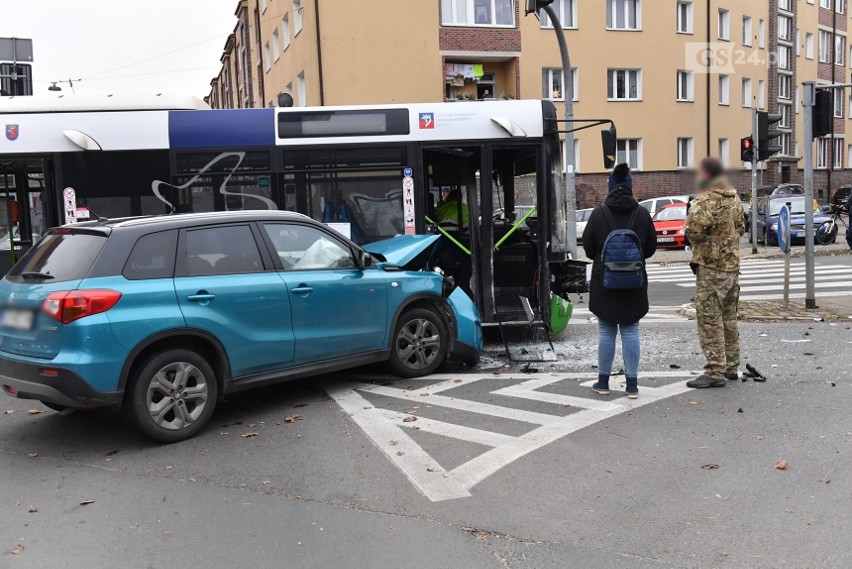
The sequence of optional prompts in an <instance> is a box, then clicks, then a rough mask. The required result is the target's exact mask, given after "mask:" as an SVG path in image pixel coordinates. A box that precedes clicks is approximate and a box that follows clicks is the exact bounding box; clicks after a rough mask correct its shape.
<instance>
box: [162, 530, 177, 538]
mask: <svg viewBox="0 0 852 569" xmlns="http://www.w3.org/2000/svg"><path fill="white" fill-rule="evenodd" d="M174 534H175V532H173V531H172V530H170V529H167V530H166V531H164V532H163V535H164V536H166V537H171V536H173V535H174Z"/></svg>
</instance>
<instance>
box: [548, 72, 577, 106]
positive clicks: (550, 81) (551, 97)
mask: <svg viewBox="0 0 852 569" xmlns="http://www.w3.org/2000/svg"><path fill="white" fill-rule="evenodd" d="M554 73H556V74H558V75H559V77H560V83H561V84H562V93H560V94H559V96H558V97H556V96H554V93H555V92H556V90H555V89H554V88H553V75H554ZM541 74H542V90H543V92H542V94H541V96H542V98H543V99H549V100H551V101H564V100H565V88H566V87H567V85H565V81H562V79H564V78H563V75H564V74H563V73H562V68H560V67H545V68H544V69H542V70H541ZM571 77H572V78H573V80H574V102H577V101H579V100H580V72H579V71H577V68H576V67H572V68H571Z"/></svg>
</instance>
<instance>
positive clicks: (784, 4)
mask: <svg viewBox="0 0 852 569" xmlns="http://www.w3.org/2000/svg"><path fill="white" fill-rule="evenodd" d="M778 8H779V9H780V10H784V11H785V12H792V11H793V0H778Z"/></svg>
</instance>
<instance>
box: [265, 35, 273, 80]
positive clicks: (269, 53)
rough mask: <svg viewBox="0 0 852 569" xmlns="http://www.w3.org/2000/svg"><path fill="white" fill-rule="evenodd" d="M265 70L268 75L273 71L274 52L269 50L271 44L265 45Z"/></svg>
mask: <svg viewBox="0 0 852 569" xmlns="http://www.w3.org/2000/svg"><path fill="white" fill-rule="evenodd" d="M263 69H264V70H265V71H266V72H267V73H269V70H270V69H272V51H271V50H270V49H269V42H266V43H265V44H264V45H263Z"/></svg>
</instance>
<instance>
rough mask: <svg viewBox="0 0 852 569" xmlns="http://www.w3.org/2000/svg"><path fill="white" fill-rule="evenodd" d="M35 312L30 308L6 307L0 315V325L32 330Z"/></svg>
mask: <svg viewBox="0 0 852 569" xmlns="http://www.w3.org/2000/svg"><path fill="white" fill-rule="evenodd" d="M33 320H35V313H34V312H33V311H32V310H22V309H20V308H6V309H5V310H3V313H2V315H0V326H4V327H6V328H14V329H15V330H32V328H33Z"/></svg>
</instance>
